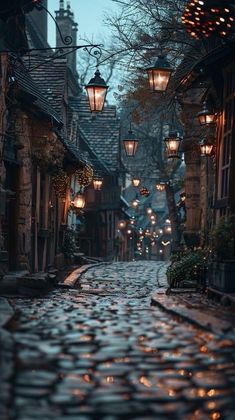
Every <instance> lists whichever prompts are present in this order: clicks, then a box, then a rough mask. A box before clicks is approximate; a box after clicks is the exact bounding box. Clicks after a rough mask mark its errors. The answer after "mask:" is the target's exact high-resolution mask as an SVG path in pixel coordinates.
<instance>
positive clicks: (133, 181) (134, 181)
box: [131, 178, 140, 187]
mask: <svg viewBox="0 0 235 420" xmlns="http://www.w3.org/2000/svg"><path fill="white" fill-rule="evenodd" d="M131 182H132V185H133V187H138V186H139V185H140V178H133V179H132V181H131Z"/></svg>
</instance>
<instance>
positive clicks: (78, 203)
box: [73, 194, 85, 209]
mask: <svg viewBox="0 0 235 420" xmlns="http://www.w3.org/2000/svg"><path fill="white" fill-rule="evenodd" d="M73 205H74V207H75V208H76V209H83V208H84V207H85V197H84V195H83V194H77V195H76V196H75V197H74V200H73Z"/></svg>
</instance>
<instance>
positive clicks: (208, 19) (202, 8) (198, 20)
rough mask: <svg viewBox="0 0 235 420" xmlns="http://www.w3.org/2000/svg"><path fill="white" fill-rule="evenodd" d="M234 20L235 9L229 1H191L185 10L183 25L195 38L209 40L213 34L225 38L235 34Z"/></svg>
mask: <svg viewBox="0 0 235 420" xmlns="http://www.w3.org/2000/svg"><path fill="white" fill-rule="evenodd" d="M198 5H199V6H198ZM234 19H235V8H234V7H233V6H231V5H230V2H229V1H227V0H224V1H223V2H219V1H218V0H204V1H198V0H191V1H190V2H188V3H187V5H186V7H185V9H184V13H183V16H182V23H183V24H184V25H185V28H186V31H187V32H188V33H189V34H190V35H191V36H192V37H193V38H196V39H199V38H204V37H206V38H208V37H209V36H211V35H212V34H214V35H216V36H218V37H222V38H225V37H228V36H229V35H231V34H232V32H233V28H232V25H231V22H233V21H234Z"/></svg>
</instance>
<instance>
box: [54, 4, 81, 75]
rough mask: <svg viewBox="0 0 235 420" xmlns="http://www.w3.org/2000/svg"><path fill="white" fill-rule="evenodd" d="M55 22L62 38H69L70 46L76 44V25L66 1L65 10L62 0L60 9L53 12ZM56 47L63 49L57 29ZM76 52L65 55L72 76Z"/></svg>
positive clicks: (74, 72)
mask: <svg viewBox="0 0 235 420" xmlns="http://www.w3.org/2000/svg"><path fill="white" fill-rule="evenodd" d="M55 14H56V22H57V24H58V26H59V28H60V31H61V34H62V37H63V38H66V37H67V36H68V37H71V38H72V43H71V44H70V45H71V46H73V45H76V44H77V26H78V25H77V23H75V22H74V14H73V12H72V11H71V7H70V2H69V1H67V7H66V8H65V4H64V0H60V8H59V10H57V11H56V12H55ZM56 46H57V47H63V46H64V44H63V42H62V41H61V37H60V34H59V32H58V29H56ZM76 56H77V54H76V51H74V52H72V53H70V54H68V55H67V60H68V67H69V68H70V69H71V70H72V72H73V74H74V75H76V61H77V57H76Z"/></svg>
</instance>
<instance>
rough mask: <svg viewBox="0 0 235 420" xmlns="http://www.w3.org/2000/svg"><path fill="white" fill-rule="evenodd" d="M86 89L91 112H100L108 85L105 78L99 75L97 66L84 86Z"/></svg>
mask: <svg viewBox="0 0 235 420" xmlns="http://www.w3.org/2000/svg"><path fill="white" fill-rule="evenodd" d="M85 89H86V91H87V95H88V100H89V105H90V110H91V112H101V111H102V110H103V107H104V101H105V98H106V94H107V90H108V86H107V85H106V83H105V80H104V79H102V77H100V71H99V69H98V68H97V70H96V72H95V76H94V77H92V78H91V80H90V81H89V83H88V84H87V85H86V86H85Z"/></svg>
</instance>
